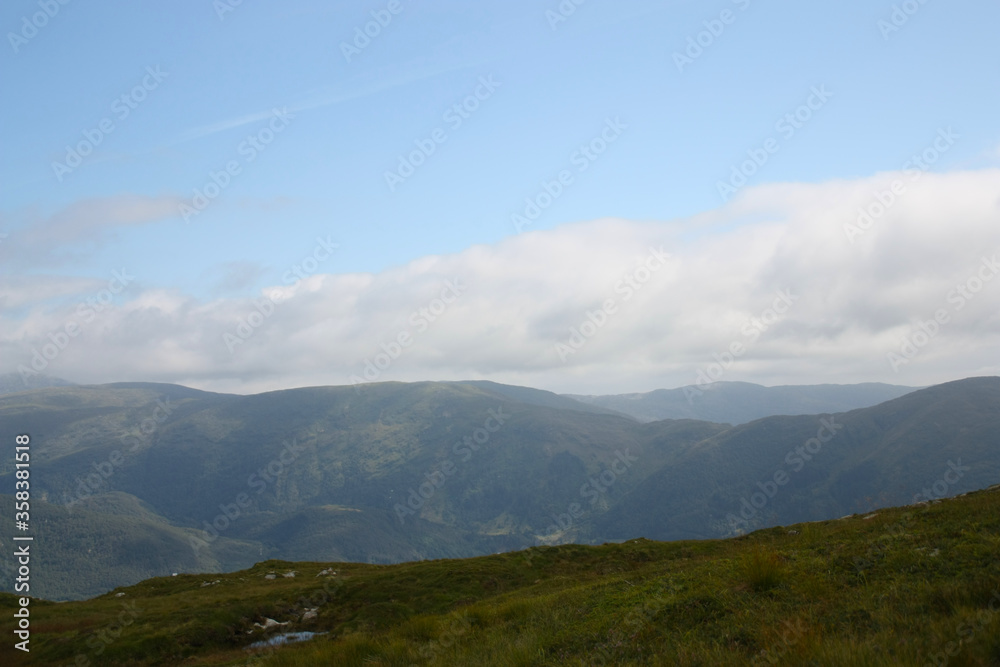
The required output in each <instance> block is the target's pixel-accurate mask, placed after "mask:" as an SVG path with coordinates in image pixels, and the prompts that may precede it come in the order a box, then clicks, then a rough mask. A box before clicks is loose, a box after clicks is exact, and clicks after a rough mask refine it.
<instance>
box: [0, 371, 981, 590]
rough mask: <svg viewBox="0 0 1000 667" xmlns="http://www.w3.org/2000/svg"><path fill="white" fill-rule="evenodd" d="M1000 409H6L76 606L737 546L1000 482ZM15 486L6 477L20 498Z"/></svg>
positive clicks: (322, 405)
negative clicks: (135, 586)
mask: <svg viewBox="0 0 1000 667" xmlns="http://www.w3.org/2000/svg"><path fill="white" fill-rule="evenodd" d="M998 407H1000V378H995V377H988V378H972V379H968V380H961V381H957V382H952V383H947V384H944V385H938V386H935V387H931V388H928V389H923V390H919V391H914V392H912V393H910V394H907V395H905V396H903V397H901V398H897V399H893V400H891V401H888V402H885V403H881V404H879V405H877V406H874V407H869V408H861V409H858V410H853V411H849V412H843V413H828V414H823V415H806V416H775V417H767V418H763V419H759V420H756V421H754V422H751V423H746V424H742V425H738V426H728V425H725V424H720V423H713V422H708V421H697V420H690V419H687V420H685V419H681V420H660V421H655V422H647V423H640V422H638V421H636V420H635V419H633V418H631V417H626V416H623V415H620V414H615V413H612V412H609V411H608V410H607V409H606V408H603V407H600V406H592V405H586V404H584V403H580V402H577V401H574V400H572V399H570V398H567V397H564V396H558V395H556V394H552V393H550V392H544V391H540V390H535V389H529V388H524V387H510V386H506V385H498V384H495V383H488V382H417V383H399V382H387V383H377V384H369V385H359V386H357V387H353V386H351V387H348V386H342V387H310V388H303V389H292V390H284V391H276V392H268V393H265V394H257V395H252V396H237V395H229V394H218V393H211V392H203V391H198V390H195V389H189V388H187V387H181V386H177V385H166V384H147V383H122V384H113V385H102V386H73V387H55V388H47V389H37V390H32V391H29V392H21V393H17V394H10V395H6V396H0V430H3V431H4V432H8V433H29V434H30V435H31V438H32V445H31V446H32V450H31V452H32V453H31V456H32V459H31V462H32V463H31V466H32V467H31V475H32V477H31V479H32V511H33V514H32V517H33V520H34V521H35V525H36V527H38V529H39V530H40V531H44V532H45V535H46V555H45V556H44V557H43V558H42V559H40V561H39V564H38V567H39V570H38V574H39V577H38V581H39V582H40V583H39V584H38V585H39V587H40V592H39V594H40V595H42V596H43V597H48V598H61V597H81V596H86V595H93V594H95V593H96V592H100V591H102V590H107V588H108V587H109V586H111V585H118V584H123V583H132V582H134V581H138V580H140V579H142V578H145V577H148V576H158V575H163V574H164V573H169V572H174V571H191V570H192V569H198V570H199V571H204V570H206V569H208V570H221V571H230V570H233V569H238V568H240V567H246V566H247V564H248V563H250V562H255V561H259V560H263V559H266V558H283V559H290V560H342V561H355V562H367V563H390V562H399V561H412V560H421V559H434V558H455V557H467V556H473V555H478V554H485V553H495V552H498V551H508V550H511V549H519V548H523V547H525V546H528V545H532V544H559V543H565V542H571V541H574V542H583V543H600V542H606V541H613V540H624V539H630V538H633V537H640V536H642V537H648V538H650V539H676V538H689V537H718V536H723V535H727V534H733V533H734V532H743V531H746V530H751V529H753V528H757V527H761V526H768V525H776V524H778V523H787V522H793V521H810V520H816V519H824V518H834V517H837V516H841V515H843V514H847V513H850V512H852V511H858V508H871V507H877V506H880V505H883V504H888V503H890V502H895V503H896V504H906V503H909V502H914V500H913V499H914V498H915V497H916V496H918V494H924V495H926V494H928V493H929V494H931V496H932V497H937V496H941V495H954V494H957V493H962V492H965V491H969V490H974V489H977V488H983V487H985V486H989V485H990V484H995V483H997V482H998V481H1000V410H998V409H997V408H998ZM824 424H827V425H828V426H826V427H824ZM824 428H825V429H826V430H823V429H824ZM952 464H954V465H952ZM779 473H780V474H779ZM13 481H14V479H13V466H12V461H11V459H4V460H0V490H3V491H5V492H7V493H8V494H9V493H12V491H13V488H14V485H13ZM12 503H13V498H12V497H11V496H10V495H6V496H0V509H2V508H3V507H8V504H12ZM8 509H9V508H8ZM4 511H6V510H4ZM45 526H47V528H43V527H45ZM2 540H3V538H2V537H0V541H2ZM8 546H9V545H8ZM82 563H87V564H88V565H89V567H87V568H83V567H82ZM9 576H10V573H9V572H6V571H5V572H0V585H5V584H8V583H10V582H9ZM46 586H48V587H49V588H46Z"/></svg>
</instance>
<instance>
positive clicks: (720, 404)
mask: <svg viewBox="0 0 1000 667" xmlns="http://www.w3.org/2000/svg"><path fill="white" fill-rule="evenodd" d="M913 391H916V388H915V387H903V386H899V385H890V384H881V383H875V382H869V383H864V384H849V385H837V384H820V385H803V386H780V387H763V386H761V385H757V384H751V383H748V382H714V383H712V384H706V385H704V386H701V387H682V388H680V389H657V390H656V391H651V392H648V393H642V394H617V395H611V396H582V395H574V394H568V395H567V396H568V397H569V398H573V399H575V400H578V401H581V402H583V403H586V404H588V405H594V406H600V407H604V408H608V409H611V410H615V411H617V412H621V413H624V414H627V415H630V416H632V417H634V418H636V419H638V420H640V421H656V420H658V419H701V420H705V421H711V422H719V423H724V424H744V423H746V422H750V421H753V420H755V419H761V418H763V417H771V416H775V415H814V414H821V413H831V412H846V411H848V410H854V409H856V408H866V407H870V406H873V405H878V404H879V403H883V402H885V401H888V400H892V399H894V398H898V397H900V396H903V395H905V394H908V393H910V392H913Z"/></svg>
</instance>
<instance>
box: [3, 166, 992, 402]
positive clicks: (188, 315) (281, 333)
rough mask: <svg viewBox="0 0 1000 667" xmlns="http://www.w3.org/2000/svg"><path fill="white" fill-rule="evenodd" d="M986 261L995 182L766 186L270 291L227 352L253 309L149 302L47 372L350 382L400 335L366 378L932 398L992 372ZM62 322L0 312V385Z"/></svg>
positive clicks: (881, 180) (249, 384)
mask: <svg viewBox="0 0 1000 667" xmlns="http://www.w3.org/2000/svg"><path fill="white" fill-rule="evenodd" d="M895 179H898V180H900V181H901V183H902V184H903V186H904V187H905V191H904V192H903V193H902V194H901V195H897V196H896V199H895V201H894V202H893V203H892V204H891V205H890V206H889V207H888V209H887V211H886V212H885V213H883V214H882V215H881V217H880V218H878V219H877V220H874V219H873V221H872V224H871V225H870V226H869V227H868V228H867V230H862V231H863V233H861V234H855V235H854V242H853V243H851V242H850V241H849V240H848V235H847V234H846V233H845V225H855V224H857V221H858V218H859V209H863V208H870V209H872V210H874V211H876V212H877V211H878V207H876V206H873V203H874V202H877V194H876V193H884V192H885V191H886V190H888V189H889V188H890V186H891V183H892V181H893V180H895ZM882 196H883V199H885V195H884V194H883V195H882ZM748 220H754V221H755V222H753V223H749V222H746V221H748ZM865 224H867V223H865ZM859 229H860V228H859ZM661 246H662V247H663V249H664V250H665V251H666V252H667V253H670V255H671V258H670V260H669V261H668V263H667V265H666V266H664V267H663V268H661V269H659V270H656V271H654V272H652V273H651V277H650V278H649V280H648V282H646V283H645V285H644V286H643V287H642V289H640V290H639V291H637V292H634V294H633V296H632V297H631V298H629V299H628V300H626V299H625V294H626V293H627V291H626V290H625V289H624V288H623V286H622V285H623V283H620V281H621V280H622V277H623V276H624V275H625V274H626V273H627V272H631V271H634V270H635V267H636V266H638V263H639V262H641V261H642V260H643V259H645V258H647V257H648V255H649V253H650V250H649V249H650V248H651V247H652V248H659V247H661ZM994 254H998V255H1000V170H995V169H993V170H981V171H971V172H960V173H953V174H945V175H936V174H929V173H928V174H923V175H921V177H920V178H919V179H918V180H916V181H914V180H912V177H911V176H910V175H907V174H902V173H889V174H879V175H877V176H876V177H873V178H870V179H864V180H857V181H835V182H829V183H823V184H816V185H810V184H776V185H768V186H762V187H758V188H753V189H747V190H746V191H745V192H744V193H743V196H742V197H739V198H737V199H736V200H734V201H733V202H731V203H730V204H729V205H727V206H726V207H724V208H722V209H719V210H718V211H714V212H711V213H710V214H707V215H703V216H699V217H698V218H697V219H692V220H681V221H672V222H666V223H636V222H629V221H624V220H613V219H606V220H598V221H593V222H586V223H579V224H574V225H566V226H563V227H560V228H558V229H554V230H551V231H541V232H531V233H527V234H523V235H521V236H517V237H511V238H508V239H506V240H504V241H502V242H500V243H498V244H495V245H491V246H475V247H471V248H468V249H466V250H464V251H463V252H460V253H457V254H453V255H441V256H434V257H423V258H419V259H416V260H414V261H413V262H411V263H409V264H408V265H405V266H401V267H397V268H394V269H391V270H387V271H385V272H382V273H379V274H375V275H372V274H340V275H317V276H313V277H311V278H309V279H307V280H303V281H302V282H301V283H300V284H298V285H296V286H294V287H275V288H273V289H271V290H265V292H266V293H267V294H271V293H278V294H280V295H281V297H282V298H281V299H280V302H279V305H277V306H276V307H275V308H274V312H273V313H272V314H271V315H270V317H267V318H264V317H263V316H261V319H262V323H261V324H260V326H259V327H257V328H255V329H253V335H252V336H250V337H249V338H248V339H247V340H246V341H245V342H242V343H239V344H234V345H233V347H234V352H233V353H232V354H231V353H230V351H229V349H227V345H226V343H225V342H224V338H223V337H224V334H226V333H230V334H234V335H235V332H236V324H237V322H238V321H239V320H241V319H245V318H247V317H248V316H250V314H251V313H252V312H254V306H253V304H252V303H251V302H250V300H234V299H220V300H217V301H213V302H211V303H207V304H206V303H199V302H197V301H195V300H194V299H192V298H189V297H187V296H185V295H182V294H177V293H174V292H168V291H146V292H143V293H141V294H139V295H138V296H136V297H135V298H132V299H130V300H127V301H126V300H121V301H116V302H115V304H114V305H113V307H112V308H111V309H109V310H107V311H106V312H104V313H101V314H99V316H98V317H96V318H95V320H94V321H93V322H91V323H89V324H87V325H86V326H85V327H82V331H81V333H80V334H79V335H78V336H77V337H76V338H74V339H73V340H72V341H70V342H69V344H68V345H67V346H66V349H65V350H63V351H61V352H60V353H59V354H58V356H57V357H56V358H55V359H53V360H52V361H51V362H50V365H49V368H47V369H46V372H48V373H50V374H53V375H57V376H62V377H66V378H69V379H72V380H76V381H85V382H108V381H120V380H150V381H154V380H155V381H171V382H180V383H184V384H189V385H192V386H198V387H202V388H207V389H217V390H222V391H237V392H250V391H261V390H266V389H275V388H282V387H290V386H301V385H315V384H346V383H348V381H349V380H348V378H349V376H350V375H351V374H357V375H361V374H362V372H363V369H364V367H365V360H366V359H369V360H374V357H375V355H376V354H378V353H379V352H380V351H381V350H380V345H381V344H382V343H385V344H387V345H389V347H390V348H391V347H392V345H391V341H393V340H395V339H397V337H398V335H399V334H400V332H408V333H409V334H410V335H411V337H412V340H413V342H412V344H411V345H410V346H408V347H406V348H405V349H403V351H402V354H401V355H400V356H399V358H398V359H396V360H395V361H393V362H392V363H391V365H389V367H388V368H387V369H386V370H385V371H383V372H381V373H380V375H379V377H378V379H379V380H421V379H475V378H487V379H493V380H496V381H500V382H509V383H515V384H524V385H531V386H538V387H543V388H550V389H553V390H557V391H569V392H575V393H608V392H623V391H642V390H649V389H653V388H656V387H673V386H681V385H686V384H691V383H693V382H694V381H695V380H696V378H697V374H698V372H699V371H700V370H705V369H707V368H708V366H709V364H711V363H712V362H713V355H722V357H723V358H725V356H724V354H725V352H726V350H727V349H729V348H730V346H731V345H732V344H733V343H734V342H739V343H743V344H745V349H746V351H745V353H743V354H742V355H741V356H740V357H739V358H738V359H737V360H736V361H735V363H734V364H733V365H732V366H731V368H729V369H728V370H727V371H726V373H725V375H724V376H723V378H722V379H726V380H746V381H756V382H762V383H765V384H778V383H814V382H861V381H884V382H894V383H899V384H911V385H924V384H931V383H934V382H941V381H946V380H951V379H956V378H959V377H965V376H970V375H976V374H982V373H992V372H995V369H996V364H997V361H998V358H1000V354H998V353H1000V314H998V310H997V307H996V306H997V303H998V302H1000V279H997V280H993V281H990V282H986V283H984V284H983V285H982V286H981V289H980V291H979V292H978V293H976V294H975V295H973V297H972V298H971V299H965V300H964V303H963V304H962V306H961V308H958V300H957V298H953V300H952V301H949V292H952V290H955V288H956V286H958V285H960V284H962V285H965V284H966V283H967V282H969V281H970V279H974V278H975V276H976V274H977V273H978V272H979V271H981V270H982V271H983V275H986V274H987V273H989V272H990V270H985V269H980V267H981V266H982V263H983V258H984V257H986V258H991V257H992V256H993V255H994ZM456 279H457V280H459V281H460V282H461V284H462V285H464V286H465V287H464V292H463V293H462V295H461V296H460V297H459V298H458V299H457V300H455V302H454V303H452V304H451V305H449V306H448V307H447V309H446V310H445V312H444V313H443V314H441V315H440V316H439V317H435V321H434V322H433V323H431V322H429V318H430V317H432V316H434V314H433V312H431V313H428V316H427V318H426V319H427V323H428V326H427V327H426V330H423V331H422V330H421V328H422V325H420V324H418V322H419V321H420V320H421V319H424V316H422V315H420V314H419V309H420V308H427V307H432V306H433V304H434V300H435V299H437V298H440V296H441V293H442V290H443V289H445V286H446V281H449V280H451V281H454V280H456ZM616 286H617V287H618V291H617V292H616ZM975 286H976V283H975V281H974V280H973V282H972V283H971V284H970V289H971V288H972V287H975ZM786 290H790V291H791V294H792V295H794V297H795V298H796V300H795V301H794V305H793V306H792V307H791V308H789V309H788V310H787V313H786V314H785V315H784V316H783V317H781V319H779V320H778V321H777V322H773V323H771V324H769V325H766V326H767V330H766V331H762V332H761V331H760V329H757V330H758V332H760V333H759V337H758V338H757V339H756V340H752V341H751V340H750V337H749V336H747V335H746V334H745V333H744V331H743V328H744V326H745V325H746V324H747V323H748V322H749V321H750V318H757V317H761V316H762V315H763V316H764V317H765V319H766V318H768V317H769V315H768V314H767V309H768V308H771V307H772V306H773V305H774V302H775V300H776V298H777V296H776V294H777V293H779V292H782V291H786ZM955 294H957V292H953V293H952V296H953V297H954V295H955ZM970 295H971V292H970ZM607 299H614V300H615V305H616V311H615V313H614V314H613V315H610V316H608V318H607V321H606V323H605V324H604V325H603V326H602V327H601V328H600V329H599V330H598V331H597V333H596V334H595V335H594V336H593V337H592V338H590V339H589V340H588V341H587V342H586V344H585V345H584V346H583V347H582V348H581V349H579V350H578V351H576V352H575V353H574V354H572V355H568V358H567V361H565V362H563V361H562V360H561V359H560V356H559V354H558V352H557V350H556V347H555V346H556V343H557V342H563V343H565V342H567V339H568V338H569V337H570V327H579V326H580V325H581V324H582V323H583V322H585V321H586V320H587V313H588V311H589V312H594V311H596V309H598V308H600V307H601V304H602V303H603V302H604V301H605V300H607ZM779 305H780V304H779ZM938 310H944V311H945V312H946V314H947V315H948V318H949V321H948V322H947V323H946V324H943V325H940V326H939V330H938V331H937V332H936V334H935V336H934V337H933V339H931V340H930V342H929V343H928V344H926V345H925V346H924V347H922V348H921V349H920V350H919V352H918V354H916V356H915V357H914V358H913V359H912V361H910V362H909V363H906V364H903V365H901V366H900V368H899V372H898V373H897V372H894V371H893V369H892V368H891V366H890V364H889V362H888V361H887V353H889V352H893V351H895V352H897V353H898V352H900V346H901V344H902V340H903V337H904V336H908V335H912V334H913V332H914V331H916V330H917V329H915V328H914V327H915V326H917V325H918V324H919V323H920V322H922V321H926V320H928V319H931V318H933V317H934V314H935V311H938ZM413 313H417V315H416V316H412V314H413ZM73 317H75V316H74V312H73V310H72V309H71V308H69V307H65V308H56V309H50V310H44V309H41V308H36V309H33V310H32V311H31V314H30V315H29V316H27V317H26V318H21V319H17V320H14V319H11V317H10V316H6V315H0V331H2V332H3V334H2V337H0V348H2V351H0V358H2V359H3V367H2V368H0V371H12V370H16V367H17V365H18V364H27V363H28V362H30V359H31V356H32V348H33V347H34V348H35V349H39V350H40V349H41V346H42V345H43V344H44V343H45V342H46V341H47V340H48V337H49V334H50V333H52V332H53V331H57V330H58V329H59V328H60V327H63V326H64V325H65V322H66V321H68V320H70V319H72V318H73ZM411 317H413V319H411ZM597 319H601V318H600V317H598V318H597ZM750 327H751V329H752V327H753V325H752V324H751V325H750ZM231 340H232V339H231ZM50 351H51V349H50ZM990 369H993V370H990Z"/></svg>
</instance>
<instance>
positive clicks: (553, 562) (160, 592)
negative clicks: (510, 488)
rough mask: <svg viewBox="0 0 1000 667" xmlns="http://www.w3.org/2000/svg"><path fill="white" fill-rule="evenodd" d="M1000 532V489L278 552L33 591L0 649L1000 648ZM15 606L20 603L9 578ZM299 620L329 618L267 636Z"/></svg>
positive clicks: (503, 656)
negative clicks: (310, 557)
mask: <svg viewBox="0 0 1000 667" xmlns="http://www.w3.org/2000/svg"><path fill="white" fill-rule="evenodd" d="M998 535H1000V487H994V488H992V489H989V490H985V491H979V492H975V493H972V494H968V495H965V496H963V497H959V498H952V499H948V500H944V501H934V502H931V503H923V504H921V505H917V506H914V507H905V508H892V509H884V510H880V511H878V512H872V513H866V514H863V515H853V516H850V517H845V518H843V519H839V520H832V521H823V522H818V523H807V524H797V525H791V526H787V527H783V528H771V529H767V530H762V531H758V532H755V533H753V534H751V535H747V536H743V537H739V538H735V539H728V540H705V541H685V542H655V541H650V540H646V539H631V540H628V541H627V542H624V543H621V544H606V545H603V546H579V545H564V546H557V547H536V548H532V549H528V550H524V551H519V552H513V553H506V554H500V555H491V556H482V557H478V558H473V559H468V560H439V561H425V562H418V563H402V564H398V565H382V566H375V565H366V564H358V563H337V562H284V561H274V560H271V561H265V562H262V563H258V564H257V565H255V566H254V567H252V568H250V569H244V570H241V571H239V572H232V573H229V574H222V575H215V574H209V575H206V574H189V575H183V574H182V575H180V576H176V577H160V578H156V579H149V580H146V581H143V582H140V583H137V584H136V585H134V586H128V587H122V588H119V589H116V590H115V591H112V592H109V593H108V594H106V595H102V596H100V597H98V598H95V599H92V600H86V601H80V602H66V603H61V604H53V603H51V602H46V601H44V600H39V599H33V600H32V601H31V602H30V605H29V607H28V611H29V612H30V621H31V636H30V644H29V645H28V648H30V653H24V652H22V651H18V650H15V649H14V648H13V646H12V645H13V643H14V642H13V641H10V640H8V641H5V642H3V644H2V645H0V660H2V662H3V664H5V665H12V666H14V665H53V664H75V665H94V664H101V665H110V666H116V665H133V666H140V665H177V664H185V665H188V664H190V665H223V664H225V665H237V664H240V665H246V664H265V665H284V666H288V667H297V666H302V667H307V666H311V665H340V666H343V667H364V666H366V665H413V664H421V665H422V664H435V665H463V666H464V665H483V666H484V667H491V666H495V667H500V666H507V665H514V664H517V665H539V666H551V667H557V666H561V665H579V664H588V665H592V664H602V665H640V664H642V665H719V666H721V667H737V666H738V667H742V666H744V665H752V664H756V665H765V664H782V665H829V666H830V667H833V666H835V665H871V666H873V667H881V666H889V665H912V666H915V667H916V666H920V665H928V664H933V665H942V664H946V663H947V664H962V665H983V666H986V665H996V664H997V663H998V662H1000V572H998V570H997V567H996V554H997V549H998V546H1000V544H998V538H997V536H998ZM0 608H2V609H3V614H4V616H7V617H8V618H10V617H11V616H13V615H14V614H15V613H20V612H19V609H20V606H19V604H18V601H17V598H16V597H15V596H13V595H10V594H8V593H0ZM269 619H270V620H269ZM278 624H281V625H278ZM268 625H271V627H270V628H268V627H266V626H268ZM290 633H313V634H311V635H310V634H307V635H298V634H297V635H296V636H298V637H311V639H309V640H308V641H304V642H301V643H297V644H292V645H286V646H277V645H275V646H270V647H268V646H265V647H263V648H259V649H253V648H251V646H253V645H255V644H260V643H264V642H266V641H272V642H277V641H280V640H281V638H282V637H284V636H287V635H288V634H290ZM15 641H17V640H15Z"/></svg>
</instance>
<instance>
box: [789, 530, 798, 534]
mask: <svg viewBox="0 0 1000 667" xmlns="http://www.w3.org/2000/svg"><path fill="white" fill-rule="evenodd" d="M788 534H789V535H798V534H799V531H797V530H790V531H788Z"/></svg>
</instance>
